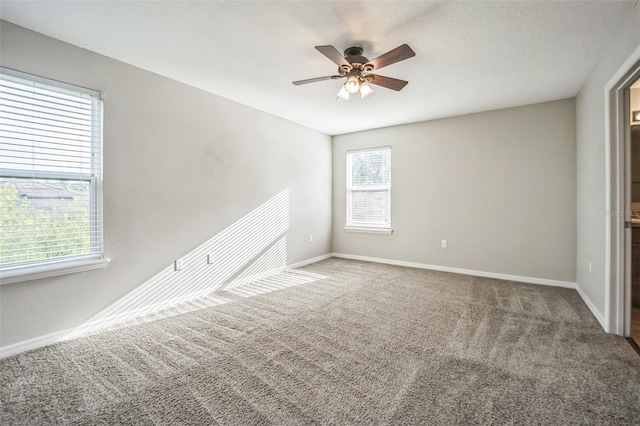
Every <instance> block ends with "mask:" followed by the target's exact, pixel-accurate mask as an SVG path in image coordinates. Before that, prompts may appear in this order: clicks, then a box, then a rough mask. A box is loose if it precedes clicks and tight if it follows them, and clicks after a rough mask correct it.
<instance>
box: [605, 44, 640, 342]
mask: <svg viewBox="0 0 640 426" xmlns="http://www.w3.org/2000/svg"><path fill="white" fill-rule="evenodd" d="M638 80H640V47H638V48H637V49H636V50H635V51H634V52H633V54H632V55H631V56H630V57H629V58H628V59H627V61H626V62H625V63H624V64H623V66H622V67H621V68H620V69H618V71H617V72H616V73H615V75H614V76H613V77H612V78H611V80H610V81H609V83H607V85H606V87H605V94H606V96H605V111H606V115H605V121H606V125H605V129H606V132H607V134H606V151H605V152H606V157H607V161H606V163H605V167H606V181H607V184H606V190H607V197H606V208H607V215H606V239H607V244H606V259H605V261H606V263H605V269H606V274H605V280H606V281H605V286H606V293H605V312H604V328H605V330H606V331H607V332H608V333H614V334H618V335H621V336H625V337H631V328H632V314H633V311H632V306H633V303H632V297H633V295H634V294H636V293H638V291H636V292H632V283H633V281H634V279H633V278H634V274H635V275H636V280H635V281H637V282H640V158H638V161H637V162H636V166H635V167H634V165H633V162H634V161H633V159H632V153H634V152H636V151H640V144H639V145H638V149H634V150H632V142H631V135H632V124H633V125H634V129H635V128H637V127H638V126H637V125H636V124H639V123H635V121H636V120H635V118H636V116H632V111H637V109H636V107H635V104H634V107H633V108H632V106H631V98H630V97H631V91H632V90H634V95H635V93H636V91H635V89H637V88H638ZM632 87H633V88H634V89H631V88H632ZM634 101H635V96H634ZM632 122H633V123H632ZM634 170H635V174H636V176H633V172H634ZM634 182H636V184H635V185H634ZM634 192H635V197H634ZM635 200H638V201H635ZM634 201H635V203H634ZM633 207H637V208H636V209H635V210H636V211H637V213H636V212H635V211H634V209H633ZM634 229H635V239H634ZM634 245H635V246H636V252H637V255H636V258H635V259H636V264H637V266H636V267H635V268H634V265H633V263H634V256H633V248H634ZM637 297H638V296H636V298H637ZM637 317H638V315H637V313H636V315H635V316H634V318H637ZM634 334H635V333H634ZM638 340H640V338H639V339H638Z"/></svg>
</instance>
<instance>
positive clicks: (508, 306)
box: [0, 259, 640, 425]
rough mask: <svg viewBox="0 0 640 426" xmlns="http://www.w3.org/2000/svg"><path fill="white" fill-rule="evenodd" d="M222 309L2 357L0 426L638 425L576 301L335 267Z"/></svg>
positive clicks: (628, 362)
mask: <svg viewBox="0 0 640 426" xmlns="http://www.w3.org/2000/svg"><path fill="white" fill-rule="evenodd" d="M323 277H326V278H323ZM216 297H217V298H218V300H220V299H224V300H225V301H226V303H221V304H218V305H217V306H211V307H208V308H205V309H200V310H196V311H193V312H189V313H185V314H181V315H178V316H174V317H171V318H166V319H160V320H157V321H151V322H141V323H140V324H137V325H132V326H130V327H127V328H120V329H116V330H110V331H108V332H104V333H101V334H97V335H94V336H90V337H85V338H81V339H77V340H73V341H69V342H64V343H60V344H57V345H53V346H50V347H46V348H42V349H38V350H35V351H31V352H28V353H24V354H20V355H17V356H14V357H11V358H8V359H4V360H2V361H0V372H1V374H2V382H1V383H0V385H1V386H0V396H1V398H2V408H1V417H0V423H1V424H3V425H13V424H25V425H42V424H111V425H113V424H141V425H145V424H163V425H169V424H193V425H197V424H207V425H208V424H230V425H257V424H277V425H289V424H341V425H342V424H389V425H398V424H428V425H451V424H542V425H551V424H620V425H623V424H640V357H639V356H638V354H637V353H635V352H634V351H633V349H632V348H631V347H630V345H629V344H628V343H627V342H626V341H625V340H624V339H623V338H621V337H616V336H610V335H607V334H605V333H604V332H603V331H602V330H601V328H600V326H599V325H598V324H597V322H596V321H595V319H594V318H593V317H592V315H591V314H590V312H589V310H588V309H587V307H586V306H585V305H584V303H583V302H582V301H581V299H580V298H579V296H578V295H577V293H576V292H575V291H573V290H568V289H559V288H552V287H544V286H536V285H526V284H518V283H512V282H507V281H497V280H491V279H484V278H477V277H470V276H463V275H455V274H449V273H442V272H434V271H426V270H417V269H409V268H402V267H394V266H387V265H378V264H371V263H364V262H357V261H348V260H341V259H329V260H327V261H324V262H320V263H317V264H314V265H310V266H308V267H306V268H302V270H301V271H299V272H296V271H290V272H287V273H284V274H282V275H281V276H279V277H276V278H273V279H270V280H265V281H263V282H260V283H256V284H253V285H249V286H246V287H242V288H238V289H234V290H233V291H231V292H224V293H216ZM204 305H206V303H205V304H204Z"/></svg>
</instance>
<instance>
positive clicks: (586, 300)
mask: <svg viewBox="0 0 640 426" xmlns="http://www.w3.org/2000/svg"><path fill="white" fill-rule="evenodd" d="M576 291H577V292H578V294H579V295H580V297H581V298H582V301H583V302H584V303H585V305H587V308H589V310H590V311H591V313H592V314H593V316H594V317H596V319H597V320H598V322H599V323H600V326H602V328H603V329H604V330H605V331H606V327H605V325H606V324H605V320H604V315H602V313H601V312H600V311H599V310H598V308H596V305H595V304H594V303H593V302H592V301H591V299H589V297H587V295H586V294H585V293H584V292H583V291H582V289H580V286H578V285H577V284H576Z"/></svg>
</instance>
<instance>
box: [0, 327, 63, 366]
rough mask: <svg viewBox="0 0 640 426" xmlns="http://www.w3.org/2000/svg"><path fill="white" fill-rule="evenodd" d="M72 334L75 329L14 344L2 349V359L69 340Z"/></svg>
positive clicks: (0, 356)
mask: <svg viewBox="0 0 640 426" xmlns="http://www.w3.org/2000/svg"><path fill="white" fill-rule="evenodd" d="M72 332H73V329H69V330H62V331H56V332H55V333H51V334H45V335H44V336H40V337H36V338H34V339H29V340H23V341H22V342H18V343H14V344H13V345H9V346H4V347H1V348H0V359H2V358H6V357H8V356H11V355H16V354H19V353H20V352H25V351H30V350H31V349H36V348H40V347H42V346H47V345H52V344H54V343H57V342H61V341H63V340H67V337H68V336H69V335H70V334H71V333H72Z"/></svg>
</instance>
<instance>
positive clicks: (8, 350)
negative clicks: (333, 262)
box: [0, 253, 332, 359]
mask: <svg viewBox="0 0 640 426" xmlns="http://www.w3.org/2000/svg"><path fill="white" fill-rule="evenodd" d="M331 256H332V254H331V253H329V254H324V255H322V256H317V257H314V258H311V259H307V260H303V261H302V262H297V263H294V264H292V265H289V266H288V268H299V267H301V266H305V265H309V264H311V263H316V262H320V261H321V260H325V259H328V258H330V257H331ZM284 269H285V268H278V269H273V270H270V271H268V272H267V273H262V274H259V275H252V276H250V277H244V278H242V279H238V280H236V281H234V282H232V283H230V284H229V285H227V286H225V288H227V287H233V286H237V285H240V284H246V283H247V282H250V281H252V280H258V279H261V278H265V277H267V276H269V275H273V274H277V273H280V272H282V271H283V270H284ZM195 296H199V297H202V296H203V295H200V294H198V295H189V296H186V297H182V298H181V299H180V300H176V301H175V303H174V304H178V303H184V302H188V301H191V300H193V299H194V298H195ZM163 306H164V307H167V306H166V301H165V302H163ZM138 310H140V309H135V310H134V311H129V312H126V313H121V314H119V315H118V316H117V317H118V318H116V317H115V316H114V317H109V318H103V319H101V320H100V321H98V322H99V324H93V323H92V322H90V323H86V324H83V325H81V326H79V327H75V328H70V329H67V330H62V331H56V332H55V333H51V334H46V335H44V336H39V337H36V338H33V339H29V340H24V341H22V342H18V343H14V344H12V345H8V346H4V347H0V359H2V358H6V357H9V356H12V355H16V354H19V353H21V352H25V351H29V350H31V349H37V348H40V347H42V346H47V345H52V344H54V343H57V342H61V341H63V340H69V339H74V338H77V337H81V336H82V335H83V334H84V333H83V330H89V331H95V330H96V329H97V328H98V326H100V327H101V326H102V325H104V324H108V325H115V324H116V323H118V322H121V321H118V320H119V319H122V320H123V321H124V320H129V319H132V318H133V317H135V316H137V315H136V312H137V311H138ZM152 311H153V309H150V308H149V307H148V306H145V307H144V313H151V312H152ZM120 317H121V318H120Z"/></svg>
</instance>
